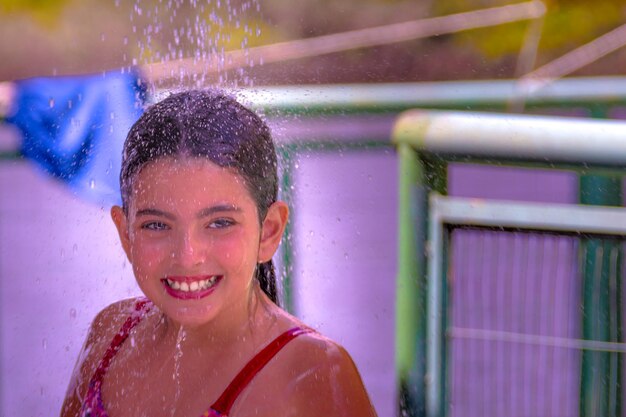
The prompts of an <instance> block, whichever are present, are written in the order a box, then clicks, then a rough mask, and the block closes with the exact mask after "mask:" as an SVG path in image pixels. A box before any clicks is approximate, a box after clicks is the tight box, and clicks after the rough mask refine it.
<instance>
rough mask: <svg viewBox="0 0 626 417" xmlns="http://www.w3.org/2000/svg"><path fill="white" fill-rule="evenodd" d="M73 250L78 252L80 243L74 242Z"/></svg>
mask: <svg viewBox="0 0 626 417" xmlns="http://www.w3.org/2000/svg"><path fill="white" fill-rule="evenodd" d="M72 252H73V253H77V252H78V243H74V246H72Z"/></svg>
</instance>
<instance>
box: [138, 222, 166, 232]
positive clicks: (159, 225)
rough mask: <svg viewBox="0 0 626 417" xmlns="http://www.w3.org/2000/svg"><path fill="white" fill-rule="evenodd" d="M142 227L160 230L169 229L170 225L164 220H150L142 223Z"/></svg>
mask: <svg viewBox="0 0 626 417" xmlns="http://www.w3.org/2000/svg"><path fill="white" fill-rule="evenodd" d="M141 228H142V229H146V230H155V231H159V230H167V229H169V226H168V225H166V224H165V223H163V222H158V221H154V222H148V223H144V224H142V225H141Z"/></svg>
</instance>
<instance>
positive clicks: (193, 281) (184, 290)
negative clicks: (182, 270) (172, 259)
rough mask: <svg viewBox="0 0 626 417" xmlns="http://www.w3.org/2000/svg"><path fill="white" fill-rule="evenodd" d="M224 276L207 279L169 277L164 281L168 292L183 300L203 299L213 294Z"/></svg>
mask: <svg viewBox="0 0 626 417" xmlns="http://www.w3.org/2000/svg"><path fill="white" fill-rule="evenodd" d="M222 278H223V276H222V275H212V276H206V277H202V278H200V277H193V278H192V277H168V278H165V279H162V280H161V281H162V282H163V285H164V286H165V289H166V290H167V292H168V293H169V294H170V295H172V296H174V297H176V298H182V299H189V298H196V299H197V298H202V297H206V296H207V295H209V294H210V293H212V292H213V290H214V289H215V287H216V286H217V284H219V282H220V281H221V280H222Z"/></svg>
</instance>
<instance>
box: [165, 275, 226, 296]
mask: <svg viewBox="0 0 626 417" xmlns="http://www.w3.org/2000/svg"><path fill="white" fill-rule="evenodd" d="M166 281H167V285H169V286H170V288H173V289H175V290H180V291H185V292H189V291H202V290H206V289H209V288H211V287H212V286H213V285H215V283H216V282H217V276H212V277H211V278H209V279H202V280H200V281H193V282H191V283H187V282H178V281H174V280H172V279H169V278H168V279H166Z"/></svg>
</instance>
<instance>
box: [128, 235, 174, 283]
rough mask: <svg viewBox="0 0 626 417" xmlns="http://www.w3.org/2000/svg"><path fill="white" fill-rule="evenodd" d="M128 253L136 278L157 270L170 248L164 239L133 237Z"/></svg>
mask: <svg viewBox="0 0 626 417" xmlns="http://www.w3.org/2000/svg"><path fill="white" fill-rule="evenodd" d="M130 253H131V257H132V263H133V270H134V271H135V275H137V278H142V277H145V276H146V275H148V274H150V273H151V272H152V271H155V270H158V269H159V268H161V267H162V266H163V264H164V263H165V262H167V260H168V258H170V254H171V248H170V245H168V243H167V242H166V241H151V240H147V239H135V240H133V241H132V243H131V247H130Z"/></svg>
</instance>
